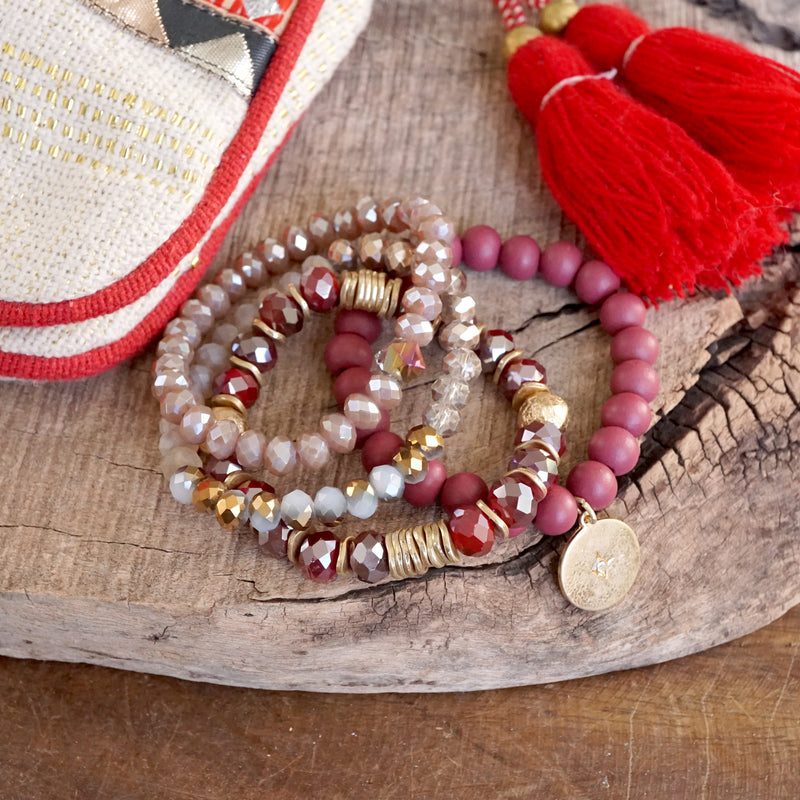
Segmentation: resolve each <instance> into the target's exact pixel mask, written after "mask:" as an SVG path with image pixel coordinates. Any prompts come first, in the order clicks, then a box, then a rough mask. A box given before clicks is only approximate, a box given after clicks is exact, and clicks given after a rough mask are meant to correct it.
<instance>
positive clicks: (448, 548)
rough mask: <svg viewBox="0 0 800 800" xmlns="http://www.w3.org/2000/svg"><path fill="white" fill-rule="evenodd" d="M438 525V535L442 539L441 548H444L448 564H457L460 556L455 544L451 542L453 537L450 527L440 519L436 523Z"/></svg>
mask: <svg viewBox="0 0 800 800" xmlns="http://www.w3.org/2000/svg"><path fill="white" fill-rule="evenodd" d="M437 524H438V525H439V535H440V536H441V539H442V550H444V557H445V559H447V563H448V564H459V563H460V562H461V556H460V555H459V552H458V550H456V546H455V545H454V544H453V537H452V536H451V535H450V528H448V527H447V523H446V522H445V521H444V520H443V519H440V520H439V522H438V523H437Z"/></svg>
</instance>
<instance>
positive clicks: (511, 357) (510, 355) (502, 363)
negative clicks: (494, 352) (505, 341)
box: [492, 350, 525, 384]
mask: <svg viewBox="0 0 800 800" xmlns="http://www.w3.org/2000/svg"><path fill="white" fill-rule="evenodd" d="M524 357H525V353H523V352H522V350H509V351H508V352H507V353H506V354H505V355H504V356H503V357H502V358H501V359H499V360H498V362H497V366H496V367H495V368H494V375H492V383H495V384H497V383H500V376H501V375H502V374H503V370H504V369H505V368H506V367H507V366H508V365H509V364H510V363H511V362H512V361H516V360H517V359H518V358H524Z"/></svg>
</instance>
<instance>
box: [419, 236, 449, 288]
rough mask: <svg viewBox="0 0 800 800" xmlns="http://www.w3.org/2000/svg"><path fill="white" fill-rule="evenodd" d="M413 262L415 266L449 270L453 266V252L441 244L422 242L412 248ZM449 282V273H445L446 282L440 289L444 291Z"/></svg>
mask: <svg viewBox="0 0 800 800" xmlns="http://www.w3.org/2000/svg"><path fill="white" fill-rule="evenodd" d="M414 262H415V263H416V264H417V265H419V264H428V265H429V266H433V265H436V266H439V267H442V268H443V269H444V270H449V269H450V267H452V266H453V250H452V249H451V248H450V247H449V246H448V245H446V244H443V243H442V242H426V241H422V242H420V243H419V244H418V245H417V246H416V247H415V248H414ZM449 282H450V273H449V272H447V282H446V283H444V284H443V285H442V289H445V288H446V287H447V285H448V284H449Z"/></svg>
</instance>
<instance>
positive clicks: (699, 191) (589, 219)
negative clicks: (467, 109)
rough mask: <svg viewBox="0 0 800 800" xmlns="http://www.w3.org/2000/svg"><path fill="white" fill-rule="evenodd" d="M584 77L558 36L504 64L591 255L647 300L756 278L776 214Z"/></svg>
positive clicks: (700, 154)
mask: <svg viewBox="0 0 800 800" xmlns="http://www.w3.org/2000/svg"><path fill="white" fill-rule="evenodd" d="M587 75H593V73H592V72H591V68H590V67H589V65H588V64H587V62H586V61H585V60H584V58H583V57H582V56H581V55H580V53H579V52H578V51H577V50H575V48H572V47H570V46H569V45H567V44H565V43H564V42H561V41H559V40H557V39H555V38H554V37H551V36H541V37H538V38H535V39H532V40H531V41H529V42H527V43H526V44H525V45H523V46H522V47H521V48H520V49H519V50H517V52H516V53H515V54H514V55H513V56H512V58H511V60H510V61H509V64H508V84H509V88H510V89H511V94H512V96H513V98H514V101H515V102H516V104H517V105H518V106H519V108H520V110H521V111H522V112H523V114H525V116H526V117H527V118H528V120H530V122H531V124H532V125H534V127H536V128H537V133H538V139H539V158H540V161H541V166H542V174H543V176H544V179H545V181H546V182H547V185H548V186H549V187H550V190H551V191H552V193H553V195H554V196H555V198H556V200H557V201H558V202H559V204H560V205H561V207H562V208H563V210H564V212H565V213H566V214H567V216H568V217H569V218H570V219H571V220H573V221H574V222H575V223H576V224H577V225H578V227H579V228H580V229H581V231H582V232H583V234H584V236H585V237H586V239H587V241H588V242H589V244H590V245H591V247H592V249H593V250H594V252H595V253H596V254H597V255H598V256H600V257H601V258H603V259H605V260H606V261H607V262H608V263H609V264H610V265H611V266H612V267H613V268H614V269H615V270H616V271H617V273H618V274H619V275H620V277H621V278H622V279H623V280H624V281H625V282H626V284H627V286H628V288H630V289H631V291H634V292H636V293H637V294H642V295H644V296H646V297H647V298H649V299H650V300H652V301H658V300H664V299H668V298H670V297H671V296H673V294H678V295H680V296H683V295H684V294H685V293H686V292H689V293H691V292H692V291H693V290H694V288H695V286H696V285H702V286H707V287H710V288H714V289H717V288H727V286H728V282H730V283H733V284H738V283H740V282H741V281H742V280H743V279H744V278H746V277H749V276H750V275H754V274H757V273H758V271H759V267H758V265H757V264H756V261H757V259H758V258H760V257H761V256H763V255H765V254H766V253H767V252H769V250H770V249H771V247H772V245H773V244H774V243H775V242H777V241H780V240H782V239H783V238H784V234H783V231H782V230H781V228H780V226H779V225H778V222H777V218H776V216H775V214H774V212H773V211H771V210H767V209H764V208H762V207H759V206H757V205H756V204H755V202H754V199H753V197H752V196H751V195H750V194H749V193H748V192H747V191H746V190H745V189H743V188H742V187H740V186H739V185H738V184H737V183H736V182H735V181H734V180H733V178H732V177H731V175H730V173H729V172H728V171H727V170H726V169H725V168H724V167H723V166H722V164H720V162H719V161H717V159H715V158H714V157H713V156H711V155H709V154H708V153H707V152H706V151H705V150H703V149H702V148H700V147H699V146H698V145H697V144H696V143H695V142H694V141H693V140H692V139H691V138H690V137H689V136H688V134H686V133H685V132H684V131H683V130H682V129H681V128H680V127H679V126H677V125H675V124H674V123H673V122H670V121H669V120H666V119H664V118H663V117H661V116H659V115H657V114H655V113H653V112H652V111H650V110H649V109H647V108H646V107H645V106H643V105H641V104H640V103H637V102H636V101H635V100H633V99H631V98H630V97H629V96H628V95H626V94H624V93H622V92H621V91H619V90H618V89H617V88H615V87H614V85H613V84H612V82H611V81H610V80H607V79H605V78H601V77H597V76H595V77H594V78H585V77H584V76H587ZM574 76H582V77H581V78H579V79H578V80H577V81H576V82H568V83H561V82H562V81H564V80H565V79H569V78H572V77H574ZM551 90H552V91H551Z"/></svg>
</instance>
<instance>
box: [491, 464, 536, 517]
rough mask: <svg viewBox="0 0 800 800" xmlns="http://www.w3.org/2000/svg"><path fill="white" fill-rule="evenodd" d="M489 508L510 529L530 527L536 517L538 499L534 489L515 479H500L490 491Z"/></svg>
mask: <svg viewBox="0 0 800 800" xmlns="http://www.w3.org/2000/svg"><path fill="white" fill-rule="evenodd" d="M487 504H488V506H489V508H491V509H492V511H494V513H495V514H497V516H498V517H500V519H502V520H503V522H505V523H506V525H508V527H509V528H519V527H524V526H527V525H530V524H531V522H533V518H534V517H535V516H536V505H537V502H536V497H535V496H534V491H533V487H532V486H531V485H530V484H528V483H526V482H525V481H522V480H517V479H516V478H514V477H506V478H500V480H498V481H495V482H494V483H493V484H492V486H491V488H490V489H489V500H488V503H487Z"/></svg>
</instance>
